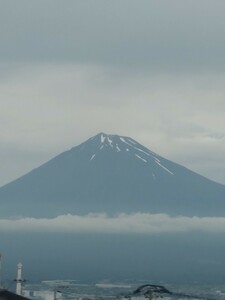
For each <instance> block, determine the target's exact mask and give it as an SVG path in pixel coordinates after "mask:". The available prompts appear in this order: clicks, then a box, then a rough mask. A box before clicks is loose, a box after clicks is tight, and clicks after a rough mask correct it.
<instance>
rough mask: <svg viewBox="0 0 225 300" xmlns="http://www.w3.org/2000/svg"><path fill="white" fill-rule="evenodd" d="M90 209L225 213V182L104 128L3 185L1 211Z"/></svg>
mask: <svg viewBox="0 0 225 300" xmlns="http://www.w3.org/2000/svg"><path fill="white" fill-rule="evenodd" d="M206 163H207V162H206ZM90 212H93V213H95V212H106V213H108V214H110V215H112V214H115V213H120V212H125V213H132V212H148V213H149V212H150V213H167V214H170V215H173V216H174V215H187V216H194V215H198V216H225V186H224V185H221V184H219V183H216V182H214V181H211V180H209V179H207V178H205V177H203V176H201V175H198V174H196V173H194V172H192V171H190V170H188V169H187V168H185V167H183V166H181V165H178V164H176V163H174V162H171V161H169V160H167V159H165V158H163V157H161V156H159V155H158V154H156V153H154V152H152V151H150V150H149V149H147V148H146V147H144V146H142V145H140V144H139V143H138V142H136V141H135V140H133V139H131V138H128V137H121V136H118V135H107V134H104V133H100V134H98V135H96V136H95V137H92V138H90V139H89V140H87V141H86V142H84V143H82V144H81V145H79V146H77V147H74V148H72V149H71V150H69V151H66V152H64V153H62V154H60V155H58V156H56V157H55V158H53V159H52V160H50V161H49V162H47V163H45V164H44V165H42V166H40V167H38V168H36V169H34V170H32V171H31V172H30V173H28V174H26V175H24V176H22V177H20V178H19V179H17V180H15V181H13V182H11V183H9V184H7V185H5V186H3V187H1V188H0V216H1V217H12V216H32V217H54V216H57V215H61V214H69V213H70V214H87V213H90Z"/></svg>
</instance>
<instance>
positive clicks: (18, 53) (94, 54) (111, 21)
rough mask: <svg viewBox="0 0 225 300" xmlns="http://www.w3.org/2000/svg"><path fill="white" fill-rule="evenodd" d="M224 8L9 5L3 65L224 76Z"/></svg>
mask: <svg viewBox="0 0 225 300" xmlns="http://www.w3.org/2000/svg"><path fill="white" fill-rule="evenodd" d="M46 7H47V9H46ZM224 10H225V4H224V1H216V2H215V1H214V2H212V1H210V0H198V1H197V2H196V1H194V0H189V1H185V0H181V1H177V0H167V1H156V0H153V1H148V0H139V1H138V2H137V1H135V0H123V1H119V0H116V1H104V0H96V1H94V2H93V1H82V0H78V1H71V0H68V1H67V2H66V4H65V3H62V2H61V1H60V0H39V1H27V0H20V1H19V2H18V1H16V0H13V1H7V2H4V3H3V4H2V7H1V11H0V19H1V20H2V24H3V25H4V26H1V28H0V36H1V53H0V60H3V61H4V60H5V61H7V60H8V61H13V60H14V61H38V62H40V61H69V62H75V63H82V62H85V63H91V64H92V63H94V64H102V65H113V66H115V65H117V66H118V67H120V66H123V67H126V68H129V69H134V68H135V70H137V69H146V68H147V69H152V70H153V69H154V70H170V71H172V70H173V71H178V72H180V71H181V70H186V71H187V70H188V71H193V69H195V70H196V69H208V70H212V69H214V70H215V69H219V70H220V69H224V59H223V57H224V56H223V53H224V49H225V42H224V38H223V36H224V30H223V29H224V25H225V21H224V14H223V12H224ZM128 11H129V13H128Z"/></svg>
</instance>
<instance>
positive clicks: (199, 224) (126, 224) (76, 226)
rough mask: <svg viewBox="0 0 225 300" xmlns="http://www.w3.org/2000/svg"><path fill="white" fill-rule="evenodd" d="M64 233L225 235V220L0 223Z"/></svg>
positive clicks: (103, 218) (156, 217)
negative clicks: (198, 232)
mask: <svg viewBox="0 0 225 300" xmlns="http://www.w3.org/2000/svg"><path fill="white" fill-rule="evenodd" d="M9 231H13V232H24V231H25V232H49V233H51V232H60V233H106V234H113V233H116V234H161V233H179V232H181V233H182V232H183V233H185V232H193V231H200V232H206V233H207V232H208V233H209V232H210V233H216V232H220V233H225V218H224V217H203V218H200V217H185V216H178V217H171V216H168V215H166V214H144V213H135V214H130V215H129V214H119V215H116V216H113V217H109V216H107V215H106V214H88V215H85V216H79V215H62V216H58V217H56V218H52V219H35V218H21V219H0V232H9Z"/></svg>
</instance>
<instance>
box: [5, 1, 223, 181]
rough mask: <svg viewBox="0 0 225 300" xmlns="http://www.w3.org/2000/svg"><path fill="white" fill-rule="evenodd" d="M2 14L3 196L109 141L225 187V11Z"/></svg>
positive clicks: (43, 6) (30, 4) (111, 4)
mask: <svg viewBox="0 0 225 300" xmlns="http://www.w3.org/2000/svg"><path fill="white" fill-rule="evenodd" d="M0 4H1V10H0V95H1V98H0V108H1V109H0V122H1V123H0V125H1V126H0V128H1V130H0V165H1V171H0V185H3V184H5V183H7V182H9V181H11V180H13V179H15V178H17V177H18V176H20V175H22V174H24V173H26V172H27V171H30V170H31V169H32V168H34V167H37V166H39V165H40V164H42V163H44V162H46V161H47V160H49V159H50V158H52V157H54V156H55V155H57V154H59V153H60V152H63V151H65V150H67V149H69V148H71V147H73V146H75V145H77V144H79V143H80V142H83V141H84V140H85V139H87V138H89V137H90V136H93V135H96V134H97V133H99V132H100V131H103V132H106V133H111V134H121V135H126V136H130V137H132V138H134V139H136V140H138V141H139V142H140V143H142V144H144V145H145V146H147V147H148V148H150V149H151V150H153V151H155V152H157V153H158V154H160V155H162V156H164V157H166V158H168V159H170V160H173V161H175V162H178V163H180V164H182V165H184V166H186V167H188V168H190V169H192V170H194V171H196V172H198V173H200V174H202V175H204V176H206V177H208V178H211V179H213V180H216V181H218V182H221V183H223V184H225V155H224V153H225V121H224V114H225V54H224V53H225V39H224V32H225V1H224V0H211V1H210V0H197V1H196V0H166V1H164V0H155V1H154V0H135V1H134V0H85V1H84V0H66V1H65V0H38V1H37V0H20V1H18V0H9V1H8V0H0Z"/></svg>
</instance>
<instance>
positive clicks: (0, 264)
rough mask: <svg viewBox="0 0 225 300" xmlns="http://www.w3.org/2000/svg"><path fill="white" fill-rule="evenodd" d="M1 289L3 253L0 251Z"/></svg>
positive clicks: (0, 285)
mask: <svg viewBox="0 0 225 300" xmlns="http://www.w3.org/2000/svg"><path fill="white" fill-rule="evenodd" d="M0 289H2V255H1V253H0Z"/></svg>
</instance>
